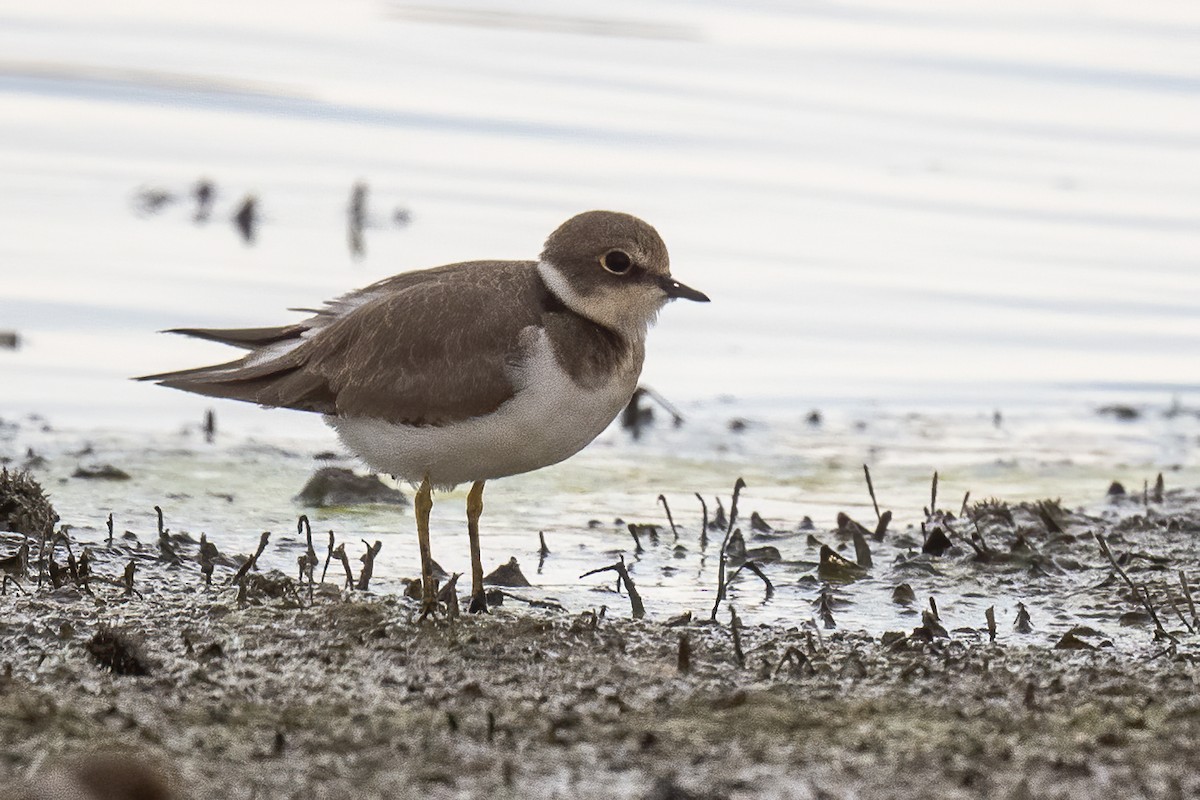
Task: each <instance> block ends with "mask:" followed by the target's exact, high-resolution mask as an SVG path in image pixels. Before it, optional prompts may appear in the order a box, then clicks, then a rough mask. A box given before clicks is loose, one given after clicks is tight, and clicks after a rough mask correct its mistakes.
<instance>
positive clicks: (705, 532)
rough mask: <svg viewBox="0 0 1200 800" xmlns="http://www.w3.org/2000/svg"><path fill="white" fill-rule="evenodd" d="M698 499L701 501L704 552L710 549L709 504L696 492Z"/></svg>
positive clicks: (701, 539)
mask: <svg viewBox="0 0 1200 800" xmlns="http://www.w3.org/2000/svg"><path fill="white" fill-rule="evenodd" d="M696 499H697V500H699V501H700V514H701V517H700V549H701V550H703V549H704V548H706V547H708V504H707V503H705V502H704V498H703V497H702V496H701V495H700V493H699V492H696Z"/></svg>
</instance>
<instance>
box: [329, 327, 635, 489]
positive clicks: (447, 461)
mask: <svg viewBox="0 0 1200 800" xmlns="http://www.w3.org/2000/svg"><path fill="white" fill-rule="evenodd" d="M638 362H639V363H636V364H634V363H630V364H629V365H628V367H627V368H626V369H623V370H621V371H620V372H619V373H618V374H615V375H614V376H613V378H612V379H611V380H610V381H608V382H607V383H604V384H601V385H600V386H597V387H595V388H592V389H585V388H583V387H581V386H579V385H577V384H576V383H575V382H574V381H572V380H571V378H570V376H569V375H567V374H566V373H565V372H564V371H563V370H562V369H561V368H560V367H559V366H558V364H557V362H556V361H555V359H554V354H553V352H552V350H551V348H550V347H549V345H548V344H546V343H545V342H544V341H542V342H539V343H538V345H537V346H536V347H535V348H534V350H533V353H532V354H531V356H530V358H529V361H528V362H527V363H526V364H525V365H524V366H523V369H522V370H521V373H522V379H521V381H520V384H521V386H522V388H521V389H520V390H519V391H518V392H517V393H516V394H515V395H514V396H513V397H512V398H511V399H510V400H508V402H506V403H504V405H502V406H500V407H499V408H498V409H496V410H495V411H493V412H492V413H490V414H486V415H484V416H480V417H472V418H471V419H467V420H463V421H461V422H455V423H452V424H449V425H438V426H434V425H424V426H419V427H418V426H412V425H399V424H396V423H392V422H386V421H384V420H379V419H370V418H346V417H333V416H330V417H326V421H327V422H328V423H329V424H330V425H331V426H333V428H334V429H335V430H336V431H337V433H338V437H339V438H340V439H341V440H342V442H343V443H344V444H345V445H346V447H348V448H350V449H351V450H352V451H354V452H355V453H356V454H358V455H359V457H361V458H362V459H363V460H364V461H366V462H367V464H368V465H369V466H370V467H371V468H372V469H375V470H378V471H379V472H384V473H387V474H390V475H395V476H397V477H400V478H403V479H405V480H408V481H412V482H414V483H415V482H418V481H420V480H421V479H422V478H424V477H425V476H426V475H428V476H429V480H430V483H432V484H433V485H434V486H437V487H450V486H454V485H456V484H460V483H467V482H470V481H479V480H491V479H493V478H502V477H505V476H507V475H517V474H520V473H522V472H529V471H531V470H535V469H539V468H541V467H545V466H548V465H550V464H556V463H558V462H559V461H562V460H563V459H565V458H568V457H570V456H572V455H574V454H575V453H578V452H579V451H580V450H582V449H583V448H584V447H585V446H586V445H587V444H588V443H589V442H591V441H592V440H593V439H595V438H596V437H597V436H599V435H600V433H601V432H602V431H603V430H604V429H605V428H607V427H608V424H609V423H610V422H612V421H613V419H614V418H615V417H616V416H617V414H619V413H620V411H621V409H622V408H624V407H625V405H626V404H627V403H628V402H629V399H630V397H632V395H633V392H634V389H636V388H637V379H638V375H639V373H640V367H641V364H640V359H638Z"/></svg>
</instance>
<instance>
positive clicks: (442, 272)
mask: <svg viewBox="0 0 1200 800" xmlns="http://www.w3.org/2000/svg"><path fill="white" fill-rule="evenodd" d="M676 298H683V299H686V300H696V301H700V302H708V297H707V296H706V295H704V294H703V293H701V292H698V291H696V290H695V289H692V288H689V287H688V286H685V285H683V284H682V283H680V282H679V281H676V280H675V279H674V278H672V277H671V271H670V265H669V261H668V258H667V248H666V245H664V244H663V241H662V239H661V238H660V237H659V235H658V232H657V231H655V230H654V228H652V227H651V226H650V225H648V224H647V223H645V222H643V221H642V220H640V219H638V218H637V217H633V216H630V215H629V214H622V213H618V212H613V211H588V212H585V213H583V214H579V215H577V216H575V217H572V218H571V219H569V220H567V221H566V222H565V223H563V224H562V225H561V226H560V227H559V228H558V229H557V230H555V231H554V232H553V233H552V234H550V237H549V238H548V239H547V240H546V244H545V247H544V249H543V250H542V253H541V256H540V258H539V259H538V260H537V261H472V262H465V263H458V264H449V265H447V266H443V267H434V268H432V269H425V270H420V271H416V272H405V273H401V274H400V275H395V276H393V277H391V278H386V279H384V280H382V281H379V282H378V283H374V284H372V285H370V286H368V287H366V288H365V289H360V290H358V291H355V292H351V293H349V294H346V295H343V296H342V297H339V298H337V299H336V300H332V301H329V302H327V303H326V304H325V307H324V308H322V309H319V310H313V309H303V310H305V311H309V312H311V314H312V316H310V317H308V318H307V319H305V320H303V321H300V322H296V323H293V324H290V325H281V326H278V327H268V328H238V329H212V328H176V329H173V330H171V331H169V332H170V333H181V334H185V335H187V336H194V337H197V338H201V339H209V340H213V341H217V342H222V343H224V344H229V345H233V346H235V347H241V348H245V349H247V350H249V351H250V353H249V354H248V355H246V356H245V357H243V358H239V359H237V360H235V361H231V362H228V363H225V364H218V365H215V366H208V367H200V368H198V369H189V370H182V371H179V372H166V373H162V374H158V375H148V376H145V377H143V378H140V379H139V380H149V381H157V382H158V383H160V384H162V385H164V386H170V387H173V388H176V389H183V390H185V391H189V392H195V393H197V394H203V395H210V396H214V397H226V398H231V399H234V400H244V401H247V402H252V403H258V404H259V405H262V406H268V407H278V408H294V409H301V410H304V411H314V412H316V413H318V414H321V415H323V416H324V418H325V420H326V422H328V423H329V425H331V426H332V427H333V428H334V430H336V431H337V434H338V436H339V437H340V438H341V440H342V442H343V443H344V444H345V445H346V447H348V448H349V449H350V450H352V451H353V452H354V453H356V454H357V455H358V456H359V457H361V458H362V459H363V461H365V462H366V463H367V464H368V465H369V466H370V467H371V468H372V469H375V470H378V471H380V472H384V473H387V474H390V475H393V476H396V477H397V478H400V479H404V480H407V481H409V482H411V483H412V484H414V485H418V484H419V488H418V490H417V493H416V496H415V499H414V509H415V512H416V518H417V536H418V540H419V543H420V552H421V577H422V598H423V601H422V615H425V614H428V613H430V612H431V611H433V610H434V607H435V603H436V601H435V594H434V585H433V574H432V561H433V560H432V556H431V554H430V547H429V512H430V509H431V508H432V505H433V503H432V497H431V489H432V488H433V487H437V488H449V487H453V486H455V485H457V484H460V483H467V482H470V483H472V484H473V485H472V487H471V490H470V492H469V494H468V496H467V531H468V535H469V538H470V546H471V577H472V581H471V604H470V610H472V611H476V612H478V611H484V610H486V601H485V599H484V591H483V567H482V564H481V561H480V555H479V517H480V515H481V514H482V512H483V487H484V483H485V482H486V481H489V480H491V479H493V478H501V477H505V476H508V475H516V474H519V473H522V472H529V471H531V470H535V469H539V468H541V467H545V466H548V465H550V464H555V463H558V462H559V461H562V460H563V459H565V458H567V457H569V456H571V455H574V454H575V453H577V452H579V451H580V450H581V449H583V447H584V446H585V445H587V444H588V443H589V442H591V441H592V440H593V439H594V438H596V436H598V435H599V434H600V432H601V431H603V430H604V429H605V428H606V427H608V424H609V423H610V422H612V420H613V419H614V418H615V417H616V415H617V414H618V413H620V411H621V409H622V408H624V407H625V405H626V404H627V403H628V402H629V400H630V398H631V397H632V395H633V393H634V390H635V389H636V388H637V383H638V377H639V375H640V374H641V370H642V361H643V358H644V356H645V341H646V333H647V330H648V329H649V327H650V325H651V324H652V323H653V322H654V320H655V318H656V317H657V316H658V312H659V310H661V309H662V307H663V306H664V305H665V304H666V302H667V301H668V300H673V299H676Z"/></svg>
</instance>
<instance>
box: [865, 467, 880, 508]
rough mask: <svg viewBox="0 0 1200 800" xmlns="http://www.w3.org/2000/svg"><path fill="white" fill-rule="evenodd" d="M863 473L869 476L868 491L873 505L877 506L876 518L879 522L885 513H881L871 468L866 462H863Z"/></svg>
mask: <svg viewBox="0 0 1200 800" xmlns="http://www.w3.org/2000/svg"><path fill="white" fill-rule="evenodd" d="M863 474H864V475H866V476H867V492H868V493H869V494H870V495H871V505H873V506H875V520H876V521H877V522H878V521H879V520H881V519H883V515H882V514H880V513H879V503H878V502H877V501H876V500H875V485H874V484H872V483H871V470H870V468H869V467H867V465H866V464H863Z"/></svg>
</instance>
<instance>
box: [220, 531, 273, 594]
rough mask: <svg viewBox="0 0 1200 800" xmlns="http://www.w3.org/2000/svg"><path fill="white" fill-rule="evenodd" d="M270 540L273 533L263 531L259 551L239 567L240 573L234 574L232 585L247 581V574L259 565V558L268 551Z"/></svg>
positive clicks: (259, 539) (259, 541)
mask: <svg viewBox="0 0 1200 800" xmlns="http://www.w3.org/2000/svg"><path fill="white" fill-rule="evenodd" d="M270 539H271V532H270V531H263V532H262V535H261V536H259V537H258V549H257V550H255V551H254V555H252V556H250V557H249V558H247V559H246V560H245V561H243V562H242V565H241V566H240V567H238V571H237V572H236V573H235V574H234V576H233V580H231V581H230V583H231V584H234V583H237V584H240V583H241V582H242V581H243V580H244V579H245V577H246V574H247V573H248V572H250V570H252V569H254V567H255V565H256V564H257V563H258V557H259V556H261V555H262V554H263V551H264V550H266V549H267V542H268V541H270Z"/></svg>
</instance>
